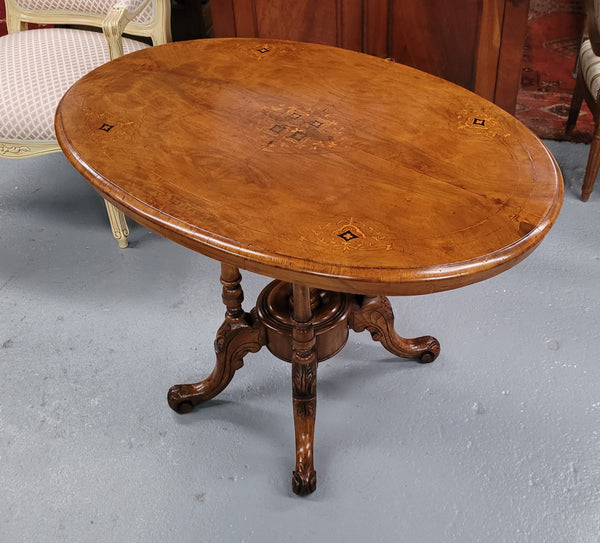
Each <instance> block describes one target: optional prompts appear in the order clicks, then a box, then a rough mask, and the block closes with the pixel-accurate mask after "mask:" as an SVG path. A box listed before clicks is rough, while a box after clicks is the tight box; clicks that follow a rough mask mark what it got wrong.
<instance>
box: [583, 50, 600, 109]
mask: <svg viewBox="0 0 600 543" xmlns="http://www.w3.org/2000/svg"><path fill="white" fill-rule="evenodd" d="M579 62H580V65H581V73H582V74H583V78H584V80H585V84H586V85H587V88H588V90H589V91H590V93H591V95H592V96H593V97H594V100H596V102H597V101H598V99H599V98H600V57H597V56H596V55H595V54H594V51H593V50H592V44H591V42H590V40H585V41H584V42H583V44H582V45H581V49H580V50H579Z"/></svg>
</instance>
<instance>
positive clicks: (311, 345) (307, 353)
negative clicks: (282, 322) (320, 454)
mask: <svg viewBox="0 0 600 543" xmlns="http://www.w3.org/2000/svg"><path fill="white" fill-rule="evenodd" d="M293 303H294V309H293V321H294V329H293V332H292V402H293V409H294V428H295V433H296V470H295V471H294V472H293V478H292V490H293V491H294V492H295V493H296V494H299V495H300V496H303V495H306V494H310V493H311V492H313V491H314V490H315V488H316V487H317V472H316V471H315V469H314V464H313V445H314V435H315V415H316V410H317V349H316V337H315V331H314V328H313V315H312V309H311V306H310V289H309V288H308V287H304V286H300V285H293Z"/></svg>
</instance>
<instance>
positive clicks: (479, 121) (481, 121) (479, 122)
mask: <svg viewBox="0 0 600 543" xmlns="http://www.w3.org/2000/svg"><path fill="white" fill-rule="evenodd" d="M473 124H476V125H477V126H485V119H478V118H477V117H475V118H474V119H473Z"/></svg>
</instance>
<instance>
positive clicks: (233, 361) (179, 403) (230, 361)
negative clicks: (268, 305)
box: [167, 313, 266, 414]
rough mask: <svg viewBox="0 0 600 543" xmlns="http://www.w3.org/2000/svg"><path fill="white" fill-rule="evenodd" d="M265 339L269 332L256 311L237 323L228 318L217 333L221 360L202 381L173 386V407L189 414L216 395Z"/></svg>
mask: <svg viewBox="0 0 600 543" xmlns="http://www.w3.org/2000/svg"><path fill="white" fill-rule="evenodd" d="M265 342H266V331H265V329H264V326H263V325H262V324H261V323H260V322H259V321H258V320H257V319H256V316H255V315H254V314H249V313H246V314H244V317H243V318H242V319H240V320H239V321H236V322H230V321H227V320H226V321H225V322H224V323H223V324H222V325H221V327H220V328H219V331H218V332H217V339H216V340H215V352H216V355H217V361H216V364H215V368H214V369H213V371H212V373H211V374H210V375H209V376H208V377H207V378H206V379H204V380H203V381H200V382H198V383H193V384H186V385H175V386H172V387H171V388H170V389H169V393H168V394H167V401H168V403H169V407H171V409H173V410H174V411H177V413H179V414H185V413H189V412H190V411H192V409H193V408H194V406H196V405H198V404H200V403H203V402H206V401H208V400H210V399H211V398H214V397H215V396H216V395H217V394H219V393H220V392H221V391H223V390H224V389H225V387H227V385H228V384H229V383H230V382H231V380H232V379H233V376H234V374H235V372H236V371H237V370H238V369H240V368H241V367H242V366H243V364H244V356H245V355H246V354H248V353H251V352H252V353H256V352H258V351H259V350H260V348H261V347H262V346H263V345H264V344H265Z"/></svg>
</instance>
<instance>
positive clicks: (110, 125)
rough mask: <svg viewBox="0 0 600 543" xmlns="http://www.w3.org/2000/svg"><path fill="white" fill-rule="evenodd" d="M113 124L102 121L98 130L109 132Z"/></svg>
mask: <svg viewBox="0 0 600 543" xmlns="http://www.w3.org/2000/svg"><path fill="white" fill-rule="evenodd" d="M113 128H114V126H113V125H112V124H106V123H104V124H103V125H102V126H101V127H100V130H104V132H110V131H111V129H113Z"/></svg>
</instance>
